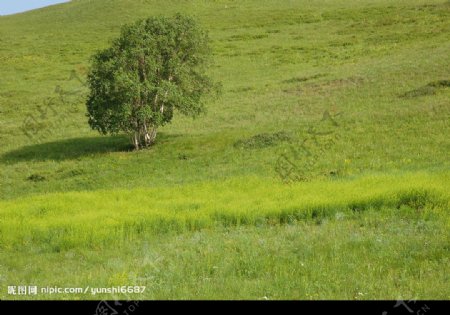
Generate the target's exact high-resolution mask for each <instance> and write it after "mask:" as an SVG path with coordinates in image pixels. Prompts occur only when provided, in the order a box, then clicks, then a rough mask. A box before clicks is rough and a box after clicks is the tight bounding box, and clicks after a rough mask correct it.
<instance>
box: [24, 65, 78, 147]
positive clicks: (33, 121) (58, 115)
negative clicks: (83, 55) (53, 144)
mask: <svg viewBox="0 0 450 315" xmlns="http://www.w3.org/2000/svg"><path fill="white" fill-rule="evenodd" d="M67 84H72V85H75V87H74V88H70V89H68V88H65V87H64V86H66V85H67ZM86 87H87V85H86V83H85V82H84V81H83V80H82V79H81V78H80V74H79V73H78V72H77V71H75V70H72V71H71V72H70V74H69V75H68V77H67V79H66V80H63V81H61V82H59V84H57V85H56V86H55V89H54V92H53V95H52V96H49V97H47V98H45V99H44V101H43V102H42V104H40V105H38V106H37V107H36V110H35V111H34V112H33V113H29V114H27V115H26V116H25V118H24V119H23V121H22V124H21V126H20V129H21V131H22V132H23V134H24V135H25V136H26V137H27V138H28V139H29V140H31V141H33V142H37V143H39V142H41V141H43V140H45V139H46V138H48V137H50V136H51V135H52V134H53V132H54V131H55V130H59V129H62V128H65V125H66V123H67V120H68V117H69V115H68V112H69V111H70V110H73V109H75V108H76V105H78V104H79V103H80V100H81V99H84V97H85V91H86Z"/></svg>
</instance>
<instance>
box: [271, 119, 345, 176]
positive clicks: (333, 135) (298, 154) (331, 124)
mask: <svg viewBox="0 0 450 315" xmlns="http://www.w3.org/2000/svg"><path fill="white" fill-rule="evenodd" d="M340 115H342V112H336V111H335V110H332V111H328V110H325V111H324V112H323V114H322V119H321V120H320V121H318V122H316V123H315V124H313V125H311V126H309V128H308V129H307V131H306V136H304V137H303V138H302V139H301V141H300V142H299V143H296V144H291V145H289V147H288V148H287V149H286V150H285V151H284V152H283V153H282V154H281V155H280V156H279V157H278V159H277V161H276V164H275V171H276V173H277V174H278V176H279V177H280V178H281V180H283V181H284V182H286V183H290V182H298V181H306V180H307V179H308V176H309V174H310V173H311V171H312V170H313V169H314V168H315V167H316V166H317V163H318V161H320V157H321V156H322V155H324V154H325V153H326V152H327V151H328V150H330V149H331V148H332V147H333V146H334V145H335V144H336V142H337V141H338V140H339V139H340V136H339V134H338V133H337V129H338V128H339V126H340V124H339V123H338V118H339V116H340Z"/></svg>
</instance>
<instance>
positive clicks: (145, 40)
mask: <svg viewBox="0 0 450 315" xmlns="http://www.w3.org/2000/svg"><path fill="white" fill-rule="evenodd" d="M210 56H211V49H210V47H209V38H208V35H207V32H206V31H204V30H203V29H201V28H200V27H199V26H198V25H197V23H196V22H195V20H193V19H192V18H189V17H186V16H183V15H181V14H177V15H175V16H173V17H151V18H148V19H145V20H139V21H137V22H136V23H134V24H131V25H126V26H124V27H123V28H122V30H121V33H120V36H119V38H117V39H116V40H114V41H113V42H112V45H111V47H109V48H107V49H105V50H102V51H100V52H98V53H96V54H95V55H94V56H93V58H92V65H91V69H90V72H89V74H88V85H89V88H90V94H89V97H88V100H87V111H88V114H87V115H88V117H89V125H90V126H91V128H92V129H94V130H98V131H99V132H100V133H102V134H116V133H119V132H126V133H128V134H130V135H131V139H132V142H133V145H134V147H135V149H139V148H142V147H143V146H149V145H151V144H152V143H153V142H154V140H155V138H156V133H157V128H158V127H160V126H163V125H164V124H167V123H169V122H170V121H171V120H172V117H173V115H174V111H175V110H177V111H178V112H180V113H182V114H184V115H187V116H192V117H195V116H197V115H199V114H200V113H202V112H204V110H205V94H208V93H209V92H211V91H212V90H213V87H214V84H213V83H212V80H211V79H210V78H209V77H208V76H207V75H206V68H207V65H208V64H209V61H210Z"/></svg>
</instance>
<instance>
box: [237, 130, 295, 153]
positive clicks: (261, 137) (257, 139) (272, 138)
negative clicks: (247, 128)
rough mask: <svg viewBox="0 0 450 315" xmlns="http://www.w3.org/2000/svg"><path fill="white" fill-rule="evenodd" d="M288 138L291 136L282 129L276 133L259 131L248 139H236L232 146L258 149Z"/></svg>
mask: <svg viewBox="0 0 450 315" xmlns="http://www.w3.org/2000/svg"><path fill="white" fill-rule="evenodd" d="M289 140H291V136H290V135H289V134H288V133H286V132H284V131H280V132H277V133H261V134H258V135H256V136H253V137H250V138H248V139H244V140H239V141H236V142H235V143H234V146H235V147H236V148H242V149H260V148H265V147H270V146H274V145H277V144H278V143H280V142H283V141H289Z"/></svg>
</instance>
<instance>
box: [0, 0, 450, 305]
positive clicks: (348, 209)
mask: <svg viewBox="0 0 450 315" xmlns="http://www.w3.org/2000/svg"><path fill="white" fill-rule="evenodd" d="M176 12H183V13H187V14H190V15H192V16H194V17H195V18H196V19H197V20H198V21H199V23H200V24H201V25H202V26H203V27H204V28H206V29H208V30H209V32H210V37H211V39H212V47H213V52H214V66H213V67H212V68H211V69H210V72H211V73H210V74H211V76H212V77H213V78H214V79H215V80H217V81H220V82H221V83H222V85H223V93H222V96H221V97H220V98H219V99H218V100H215V101H210V102H209V104H208V112H207V114H206V115H203V116H201V117H199V118H197V119H195V120H191V119H187V118H184V117H183V116H181V115H179V114H178V115H176V117H175V118H174V120H173V123H172V124H170V125H168V126H165V127H164V128H162V130H161V133H160V134H159V136H158V138H157V142H156V144H155V145H154V146H153V147H151V148H150V149H148V150H143V151H139V152H134V151H132V150H131V146H130V144H129V139H128V137H127V135H118V136H110V137H105V136H100V135H99V134H97V133H96V132H94V131H91V130H90V129H89V126H88V124H87V118H86V117H85V112H86V109H85V105H84V100H85V96H86V93H87V91H86V88H85V87H84V80H85V75H86V73H87V69H88V66H89V58H90V56H91V55H92V54H93V53H94V52H95V51H97V50H99V49H102V48H104V47H106V46H107V45H108V44H109V42H110V41H111V40H112V39H113V38H114V37H115V36H117V35H118V33H119V29H120V27H121V25H123V24H124V23H129V22H132V21H134V20H136V19H139V18H144V17H147V16H151V15H158V14H165V15H171V14H174V13H176ZM449 21H450V3H449V2H448V1H444V0H436V1H434V0H429V1H425V0H423V1H422V0H420V1H419V0H409V1H387V0H376V1H372V0H371V1H369V0H364V1H356V0H354V1H338V0H326V1H325V0H324V1H306V0H305V1H303V0H298V1H262V0H261V1H259V0H258V1H239V2H236V1H156V0H155V1H150V0H147V1H145V0H140V1H131V0H96V1H88V0H76V1H71V2H69V3H65V4H61V5H56V6H51V7H47V8H43V9H39V10H34V11H30V12H26V13H23V14H16V15H11V16H4V17H0V117H1V118H0V144H1V145H0V176H1V177H0V249H1V251H0V286H1V289H0V298H18V297H17V296H11V295H8V294H7V292H6V287H7V285H11V284H17V285H20V284H29V285H32V284H35V285H39V286H54V285H58V286H66V287H68V286H70V287H75V286H80V287H86V286H87V285H89V286H91V287H93V286H96V287H106V286H112V285H134V284H140V285H146V286H147V290H146V292H145V293H144V294H143V295H142V296H137V297H138V298H163V299H165V298H263V297H267V298H298V299H312V298H326V299H330V298H350V299H361V298H392V299H395V298H399V297H405V298H413V297H414V298H416V297H417V298H450V291H449V289H448V287H447V285H446V283H448V281H449V280H450V279H449V276H448V275H449V274H450V269H449V265H450V264H449V259H450V253H449V250H450V248H449V246H448V244H449V237H450V236H449V235H450V233H449V230H450V216H449V202H450V196H449V190H448V187H449V186H450V177H449V176H450V168H449V166H450V163H449V162H450V160H449V158H448V157H449V153H450V140H449V139H450V138H449V134H450V97H449V96H450V89H449V87H450V71H449V69H450V35H449V34H450V22H449ZM39 297H40V298H43V297H44V298H71V299H72V298H98V297H99V296H92V295H89V294H84V295H83V294H79V295H73V294H72V295H70V294H67V295H58V296H55V295H53V296H52V295H39V296H38V298H39ZM102 297H110V296H107V295H103V296H102ZM19 298H20V297H19ZM28 298H30V297H29V296H28ZM31 298H33V297H31Z"/></svg>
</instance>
